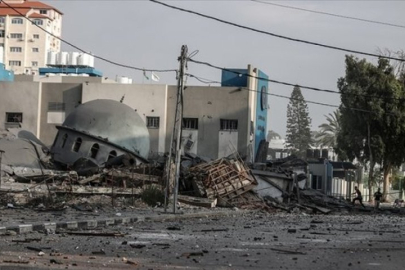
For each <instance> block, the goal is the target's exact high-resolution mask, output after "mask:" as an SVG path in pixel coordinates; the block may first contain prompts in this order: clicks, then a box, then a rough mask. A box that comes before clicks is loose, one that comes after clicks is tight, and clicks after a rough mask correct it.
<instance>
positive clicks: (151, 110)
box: [82, 83, 167, 153]
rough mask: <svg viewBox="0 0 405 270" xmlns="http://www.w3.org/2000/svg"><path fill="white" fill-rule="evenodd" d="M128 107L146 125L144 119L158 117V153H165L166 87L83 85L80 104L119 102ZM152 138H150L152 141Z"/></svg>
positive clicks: (148, 85) (146, 85)
mask: <svg viewBox="0 0 405 270" xmlns="http://www.w3.org/2000/svg"><path fill="white" fill-rule="evenodd" d="M124 95H125V97H124V102H123V103H124V104H126V105H128V106H130V107H131V108H133V109H134V110H136V112H138V114H139V115H140V116H141V118H142V119H143V120H144V121H145V123H146V117H147V116H151V117H159V118H160V125H159V132H158V134H159V135H158V138H157V139H158V143H159V145H158V147H157V149H158V152H162V153H163V152H164V151H165V135H166V126H167V125H166V122H167V85H155V84H154V85H152V84H100V83H88V84H87V83H84V84H83V90H82V103H85V102H88V101H91V100H95V99H112V100H117V101H119V100H121V98H122V97H123V96H124ZM152 139H153V138H151V140H152Z"/></svg>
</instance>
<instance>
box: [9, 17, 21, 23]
mask: <svg viewBox="0 0 405 270" xmlns="http://www.w3.org/2000/svg"><path fill="white" fill-rule="evenodd" d="M11 23H12V24H23V23H24V21H23V19H20V18H14V19H12V20H11Z"/></svg>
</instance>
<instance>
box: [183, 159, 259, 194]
mask: <svg viewBox="0 0 405 270" xmlns="http://www.w3.org/2000/svg"><path fill="white" fill-rule="evenodd" d="M186 178H187V179H190V180H191V181H192V183H193V186H194V187H196V189H197V191H198V193H199V194H200V195H203V196H206V197H207V198H209V199H216V198H218V199H221V200H223V201H229V200H231V199H233V198H235V197H238V196H240V195H242V194H243V193H245V192H248V191H249V190H252V189H253V187H254V186H255V185H257V182H256V180H255V179H254V178H253V176H252V175H251V174H250V172H249V169H248V168H246V167H245V165H244V163H243V162H241V161H238V160H227V159H218V160H215V161H212V162H209V163H202V164H199V165H196V166H194V167H191V168H190V170H189V172H188V175H187V176H186Z"/></svg>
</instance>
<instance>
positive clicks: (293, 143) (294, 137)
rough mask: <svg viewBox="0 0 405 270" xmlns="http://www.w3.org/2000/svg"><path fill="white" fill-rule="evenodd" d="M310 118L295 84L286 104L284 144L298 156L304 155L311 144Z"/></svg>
mask: <svg viewBox="0 0 405 270" xmlns="http://www.w3.org/2000/svg"><path fill="white" fill-rule="evenodd" d="M310 128H311V118H310V117H309V112H308V106H307V103H306V102H305V100H304V97H303V96H302V93H301V89H300V88H299V86H295V87H294V89H293V91H292V93H291V97H290V102H289V103H288V106H287V133H286V146H287V148H290V149H291V152H292V154H295V155H297V156H298V157H300V158H305V157H306V151H307V149H308V148H309V147H310V146H311V141H312V139H311V129H310Z"/></svg>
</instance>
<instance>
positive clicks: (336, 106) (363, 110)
mask: <svg viewBox="0 0 405 270" xmlns="http://www.w3.org/2000/svg"><path fill="white" fill-rule="evenodd" d="M186 75H187V76H189V77H191V78H194V79H196V80H198V81H200V82H203V81H201V80H200V79H201V77H198V76H195V75H193V74H189V73H187V74H186ZM204 80H208V79H204ZM210 82H211V83H218V84H221V82H219V81H213V80H210ZM203 83H204V82H203ZM240 89H241V90H245V91H250V92H256V93H262V92H261V91H259V90H255V89H250V88H247V87H240ZM266 94H267V95H268V96H274V97H279V98H284V99H289V100H304V101H305V102H306V103H309V104H315V105H320V106H325V107H332V108H339V107H340V106H339V105H333V104H328V103H322V102H317V101H310V100H306V99H299V98H293V97H288V96H283V95H278V94H272V93H269V92H267V93H266ZM342 106H343V105H342ZM344 107H345V106H344ZM345 108H347V109H351V110H354V111H359V112H365V113H376V112H375V111H370V110H365V109H360V108H353V107H345ZM387 114H388V115H395V114H393V113H387Z"/></svg>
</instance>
